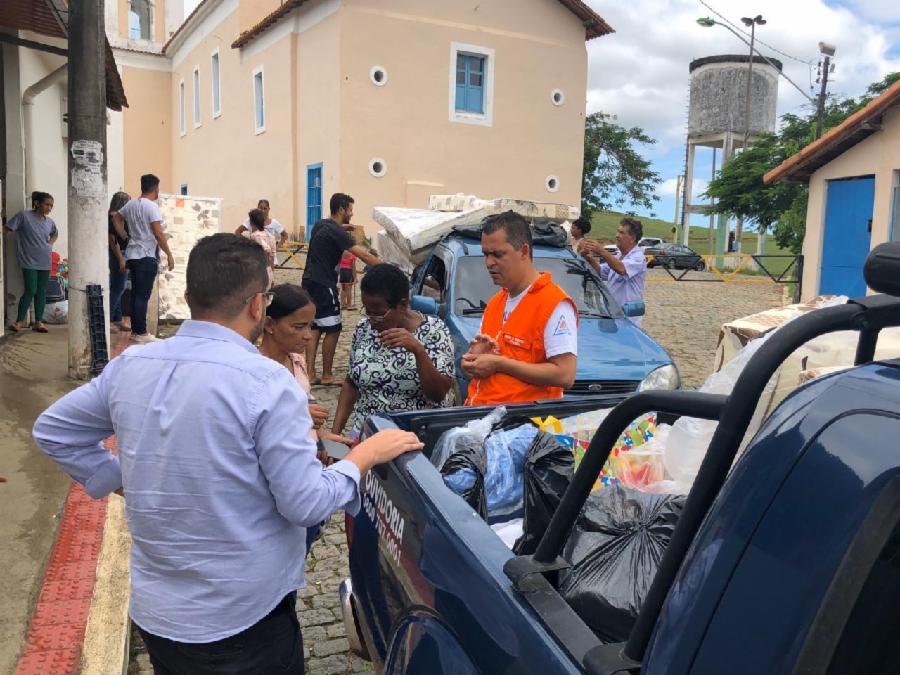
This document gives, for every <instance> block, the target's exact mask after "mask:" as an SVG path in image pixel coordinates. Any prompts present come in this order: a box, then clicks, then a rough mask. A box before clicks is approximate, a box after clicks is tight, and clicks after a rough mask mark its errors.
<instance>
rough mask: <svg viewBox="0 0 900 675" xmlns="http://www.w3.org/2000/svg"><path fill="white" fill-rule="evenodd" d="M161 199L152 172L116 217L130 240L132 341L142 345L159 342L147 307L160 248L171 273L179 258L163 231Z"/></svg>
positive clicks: (119, 231)
mask: <svg viewBox="0 0 900 675" xmlns="http://www.w3.org/2000/svg"><path fill="white" fill-rule="evenodd" d="M158 199H159V178H157V177H156V176H154V175H153V174H152V173H148V174H145V175H143V176H141V196H140V197H138V198H137V199H132V200H130V201H129V202H128V203H126V204H125V206H123V207H122V208H121V209H119V211H118V212H117V213H114V214H113V226H114V227H115V229H116V233H117V234H118V235H119V236H120V237H122V238H123V239H128V245H127V246H126V247H125V264H126V266H127V268H128V271H129V272H130V273H131V292H132V305H131V340H132V341H133V342H139V343H144V342H153V341H155V340H156V338H155V337H154V336H153V335H150V333H148V332H147V307H148V305H149V303H150V295H151V294H152V293H153V284H154V282H155V281H156V275H157V274H158V273H159V250H160V249H162V250H163V252H164V253H165V254H166V261H167V262H168V266H169V270H173V269H175V257H174V256H173V255H172V252H171V251H170V250H169V243H168V241H166V235H165V233H164V232H163V229H162V212H160V210H159V206H157V204H156V202H157V200H158ZM126 222H127V223H128V231H127V232H126V231H125V223H126Z"/></svg>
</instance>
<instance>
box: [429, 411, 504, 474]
mask: <svg viewBox="0 0 900 675" xmlns="http://www.w3.org/2000/svg"><path fill="white" fill-rule="evenodd" d="M504 415H506V407H505V406H502V405H501V406H500V407H499V408H494V409H493V410H492V411H491V412H490V413H489V414H488V415H485V416H484V417H481V418H479V419H477V420H472V421H471V422H469V423H468V424H466V425H465V426H462V427H456V428H454V429H450V430H449V431H445V432H444V433H443V434H442V435H441V437H440V438H439V439H438V442H437V444H436V445H435V447H434V451H433V452H432V453H431V463H432V464H434V465H435V466H436V467H437V468H438V469H439V470H440V469H442V468H443V466H444V463H445V462H446V461H447V459H448V458H449V457H450V455H452V454H453V453H454V452H457V451H458V450H462V449H464V448H484V441H485V439H486V438H487V437H488V435H489V434H490V433H491V431H492V430H493V428H494V427H495V426H497V424H498V423H499V422H500V420H502V419H503V416H504Z"/></svg>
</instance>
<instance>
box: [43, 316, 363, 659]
mask: <svg viewBox="0 0 900 675" xmlns="http://www.w3.org/2000/svg"><path fill="white" fill-rule="evenodd" d="M311 427H312V421H311V419H310V416H309V410H308V404H307V397H306V394H305V393H304V392H303V390H302V389H300V387H299V386H298V384H297V382H296V380H295V379H294V377H293V375H291V373H290V372H289V371H288V369H287V368H285V367H284V366H283V365H281V364H279V363H276V362H274V361H272V360H271V359H269V358H266V357H265V356H262V355H261V354H260V353H259V352H258V351H257V349H256V347H254V346H253V345H252V344H250V342H248V341H247V340H245V339H244V338H242V337H241V336H239V335H238V334H237V333H235V332H233V331H232V330H230V329H228V328H225V327H224V326H221V325H218V324H214V323H208V322H203V321H186V322H185V323H184V324H183V325H182V327H181V328H180V330H179V331H178V333H177V335H175V336H174V337H172V338H169V339H168V340H162V341H160V342H157V343H153V344H149V345H144V346H137V347H132V348H130V349H128V350H127V351H125V352H124V353H123V354H122V355H121V356H119V357H118V358H115V359H113V360H112V361H111V362H110V363H109V365H108V366H106V368H105V369H104V371H103V373H102V375H100V377H98V378H96V379H94V380H93V381H91V382H89V383H88V384H85V385H84V386H82V387H80V388H78V389H76V390H75V391H73V392H71V393H70V394H68V395H66V396H64V397H63V398H61V399H60V400H59V401H57V402H56V403H54V404H53V405H52V406H51V407H50V408H49V409H48V410H47V411H46V412H45V413H44V414H42V415H41V416H40V417H39V418H38V420H37V422H36V423H35V425H34V438H35V441H36V442H37V444H38V446H39V447H40V448H41V450H43V451H44V452H45V453H47V454H48V455H49V456H50V457H51V458H52V459H53V460H54V461H56V463H57V464H59V466H60V467H62V469H63V470H64V471H65V472H66V473H68V474H69V475H70V476H71V477H72V478H73V479H74V480H75V481H77V482H78V483H80V484H82V485H83V486H84V487H85V490H86V491H87V493H88V494H90V495H91V496H92V497H102V496H103V495H106V494H108V493H110V492H111V491H113V490H115V489H117V488H119V487H120V486H124V489H125V507H126V514H127V518H128V527H129V529H130V530H131V534H132V539H133V542H132V547H131V607H130V614H131V618H132V619H133V620H134V621H135V623H137V624H138V625H139V626H140V627H141V628H143V629H144V630H146V631H148V632H150V633H152V634H154V635H158V636H161V637H165V638H169V639H172V640H177V641H179V642H192V643H196V642H213V641H215V640H221V639H223V638H226V637H229V636H231V635H234V634H236V633H239V632H241V631H242V630H244V629H246V628H248V627H250V626H252V625H253V624H254V623H256V622H257V621H259V620H260V619H262V618H263V617H264V616H266V615H267V614H268V613H269V612H270V611H271V610H272V609H273V608H274V607H275V606H276V605H277V604H278V603H279V602H280V601H281V599H282V598H283V597H284V596H285V595H286V594H287V593H289V592H291V591H293V590H295V589H297V588H300V587H302V586H303V585H304V575H303V567H304V558H305V553H306V530H305V528H307V527H310V526H313V525H316V524H317V523H319V522H321V521H322V520H324V519H325V518H327V517H328V516H329V515H330V514H331V513H332V512H333V511H335V510H336V509H339V508H341V507H343V508H345V509H347V510H348V511H349V512H351V513H353V514H355V513H356V512H357V511H358V509H359V503H360V502H359V478H360V476H359V469H358V468H357V467H356V465H355V464H353V463H352V462H348V461H340V462H337V463H336V464H334V465H332V466H331V467H329V468H328V469H324V468H323V467H322V465H321V464H320V463H319V461H318V460H317V459H316V448H315V444H314V442H313V441H312V440H311V438H310V429H311ZM113 433H115V434H116V438H117V442H118V447H119V455H118V457H114V456H113V455H111V454H110V453H109V452H108V451H107V450H105V449H104V448H103V446H102V444H101V441H102V440H103V439H104V438H106V437H108V436H109V435H110V434H113Z"/></svg>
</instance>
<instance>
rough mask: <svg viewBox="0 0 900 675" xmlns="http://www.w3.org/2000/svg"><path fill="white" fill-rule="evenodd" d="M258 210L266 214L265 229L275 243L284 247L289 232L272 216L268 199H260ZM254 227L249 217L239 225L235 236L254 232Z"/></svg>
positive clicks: (257, 205) (257, 204)
mask: <svg viewBox="0 0 900 675" xmlns="http://www.w3.org/2000/svg"><path fill="white" fill-rule="evenodd" d="M256 208H258V209H259V210H260V211H262V212H263V213H264V214H265V229H266V232H268V233H270V234H271V235H272V236H273V237H274V238H275V241H276V242H277V243H278V244H279V245H283V244H284V243H285V242H286V241H287V231H286V230H285V229H284V225H282V224H281V223H279V222H278V221H277V220H275V219H274V218H272V216H270V215H269V214H270V212H271V207H270V206H269V200H268V199H260V200H259V201H258V202H257V203H256ZM252 231H253V226H252V225H251V223H250V218H249V217H248V218H247V219H246V220H245V221H244V222H243V223H241V224H240V225H238V227H237V229H236V230H235V231H234V233H235V234H244V233H245V232H252Z"/></svg>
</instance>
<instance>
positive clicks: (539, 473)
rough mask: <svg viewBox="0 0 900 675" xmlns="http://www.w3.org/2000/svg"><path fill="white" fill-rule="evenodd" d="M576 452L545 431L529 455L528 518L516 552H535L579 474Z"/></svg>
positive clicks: (526, 471)
mask: <svg viewBox="0 0 900 675" xmlns="http://www.w3.org/2000/svg"><path fill="white" fill-rule="evenodd" d="M574 467H575V458H574V457H573V456H572V451H571V450H570V449H569V448H567V447H566V446H565V445H563V444H562V443H560V442H559V441H558V440H556V438H554V437H553V435H552V434H548V433H547V432H545V431H541V432H539V433H538V434H537V436H536V437H535V439H534V442H532V444H531V446H529V448H528V454H527V455H526V457H525V517H524V521H523V523H522V530H523V534H522V537H521V538H520V539H519V540H518V541H517V542H516V546H515V548H514V549H513V551H514V552H515V553H516V555H528V554H531V553H534V550H535V548H537V545H538V542H539V541H540V540H541V537H542V536H544V531H545V530H546V529H547V526H548V525H549V524H550V518H552V517H553V512H554V511H556V507H557V506H559V501H560V499H562V496H563V493H564V492H565V491H566V489H567V488H568V487H569V484H570V483H571V482H572V476H573V475H574V473H575V468H574Z"/></svg>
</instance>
